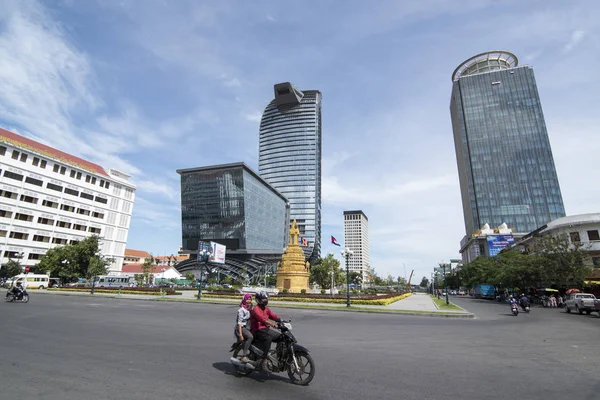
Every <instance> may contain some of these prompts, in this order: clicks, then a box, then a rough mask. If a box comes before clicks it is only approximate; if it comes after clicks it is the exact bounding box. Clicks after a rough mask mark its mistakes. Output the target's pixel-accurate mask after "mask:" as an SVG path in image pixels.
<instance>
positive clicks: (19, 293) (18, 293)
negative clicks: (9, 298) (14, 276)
mask: <svg viewBox="0 0 600 400" xmlns="http://www.w3.org/2000/svg"><path fill="white" fill-rule="evenodd" d="M11 290H12V293H13V294H14V295H15V297H16V298H17V299H21V298H22V297H23V292H24V291H25V288H24V287H23V281H22V280H20V279H19V280H18V281H17V282H16V283H15V284H14V285H13V287H12V289H11Z"/></svg>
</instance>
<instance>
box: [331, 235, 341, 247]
mask: <svg viewBox="0 0 600 400" xmlns="http://www.w3.org/2000/svg"><path fill="white" fill-rule="evenodd" d="M331 244H334V245H336V246H339V245H340V244H339V243H338V242H337V239H336V238H334V237H333V236H332V237H331Z"/></svg>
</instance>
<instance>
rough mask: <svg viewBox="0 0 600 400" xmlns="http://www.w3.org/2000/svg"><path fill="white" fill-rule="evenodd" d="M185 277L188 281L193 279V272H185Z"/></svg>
mask: <svg viewBox="0 0 600 400" xmlns="http://www.w3.org/2000/svg"><path fill="white" fill-rule="evenodd" d="M185 279H187V280H188V281H193V280H194V273H193V272H188V273H187V274H185ZM215 282H216V279H215Z"/></svg>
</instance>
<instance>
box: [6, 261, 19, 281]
mask: <svg viewBox="0 0 600 400" xmlns="http://www.w3.org/2000/svg"><path fill="white" fill-rule="evenodd" d="M2 270H3V271H5V272H6V277H7V278H12V277H13V276H15V275H19V274H22V273H23V267H21V264H20V263H19V262H18V261H15V260H12V259H11V260H8V262H7V263H6V264H4V265H3V266H2Z"/></svg>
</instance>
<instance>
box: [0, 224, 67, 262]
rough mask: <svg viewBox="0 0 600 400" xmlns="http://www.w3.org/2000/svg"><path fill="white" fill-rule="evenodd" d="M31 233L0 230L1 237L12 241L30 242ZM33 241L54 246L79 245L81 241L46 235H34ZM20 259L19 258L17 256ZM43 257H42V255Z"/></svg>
mask: <svg viewBox="0 0 600 400" xmlns="http://www.w3.org/2000/svg"><path fill="white" fill-rule="evenodd" d="M29 235H30V234H29V233H24V232H9V231H6V230H0V237H7V236H8V237H9V238H10V239H17V240H28V239H29ZM32 240H33V241H34V242H40V243H52V244H62V245H64V244H75V243H78V242H79V240H70V241H69V240H67V239H64V238H58V237H54V238H53V237H50V236H44V235H38V234H36V235H33V238H32ZM5 257H9V256H8V255H5ZM13 257H15V256H12V257H11V258H13ZM17 257H18V256H17ZM40 257H41V255H40ZM29 259H30V260H32V258H29ZM33 260H37V258H33Z"/></svg>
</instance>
